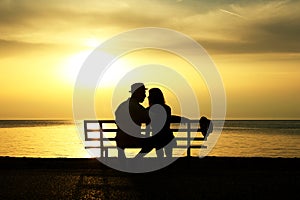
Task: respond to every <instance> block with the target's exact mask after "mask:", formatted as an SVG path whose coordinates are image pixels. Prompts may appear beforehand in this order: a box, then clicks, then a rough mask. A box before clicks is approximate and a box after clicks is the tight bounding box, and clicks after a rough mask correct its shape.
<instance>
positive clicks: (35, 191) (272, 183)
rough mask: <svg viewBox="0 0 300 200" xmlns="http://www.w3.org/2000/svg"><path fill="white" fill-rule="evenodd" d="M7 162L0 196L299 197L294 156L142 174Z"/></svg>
mask: <svg viewBox="0 0 300 200" xmlns="http://www.w3.org/2000/svg"><path fill="white" fill-rule="evenodd" d="M8 160H9V159H8ZM8 160H7V159H6V160H5V159H0V165H1V167H0V173H1V182H0V188H1V190H0V199H104V200H106V199H143V200H144V199H146V200H147V199H151V200H152V199H291V198H292V197H293V199H300V194H299V193H298V190H299V188H300V187H299V186H300V164H299V160H298V159H292V160H291V159H289V160H282V159H272V160H269V159H267V160H266V159H241V158H239V159H234V158H217V159H215V158H208V159H207V160H204V161H198V160H194V159H193V160H192V161H191V160H187V159H181V160H179V161H178V162H177V163H175V164H174V165H172V166H170V167H168V168H165V169H162V170H159V171H156V172H151V173H144V174H130V173H124V172H119V171H116V170H113V169H110V168H107V167H104V166H102V165H99V163H98V164H96V162H95V161H94V160H93V161H91V160H89V161H87V160H80V161H74V160H57V159H52V160H51V159H49V160H45V159H44V160H42V161H41V160H34V161H32V160H29V161H28V160H26V162H25V161H24V159H23V160H13V161H12V160H10V161H8ZM52 162H54V163H52ZM51 163H52V164H51ZM12 165H13V166H12Z"/></svg>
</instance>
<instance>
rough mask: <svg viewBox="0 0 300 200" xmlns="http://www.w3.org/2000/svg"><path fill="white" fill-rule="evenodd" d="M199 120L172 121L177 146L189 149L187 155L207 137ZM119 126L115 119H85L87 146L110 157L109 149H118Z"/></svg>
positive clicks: (144, 128)
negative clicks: (200, 131)
mask: <svg viewBox="0 0 300 200" xmlns="http://www.w3.org/2000/svg"><path fill="white" fill-rule="evenodd" d="M198 123H199V120H189V121H188V122H184V123H178V122H171V130H172V131H173V133H174V135H175V138H176V141H177V146H176V147H175V148H182V149H186V150H187V152H186V153H187V156H191V148H194V149H199V148H201V147H203V146H202V145H201V144H199V141H203V140H204V139H205V138H204V137H203V135H202V134H201V133H199V125H198ZM141 131H142V134H146V132H148V131H149V130H148V129H147V128H146V125H142V128H141ZM116 132H117V126H116V123H115V121H114V120H84V137H85V142H86V143H85V148H86V149H90V148H99V149H100V157H108V149H112V148H114V149H116V144H115V143H114V142H113V141H114V140H115V135H116Z"/></svg>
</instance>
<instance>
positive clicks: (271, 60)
mask: <svg viewBox="0 0 300 200" xmlns="http://www.w3.org/2000/svg"><path fill="white" fill-rule="evenodd" d="M249 2H250V1H249ZM158 5H159V6H158ZM45 7H46V8H47V9H49V13H47V14H45V12H43V10H44V8H45ZM145 8H147V12H145ZM299 8H300V2H299V1H279V0H278V1H277V0H275V1H258V0H254V1H251V3H247V2H243V3H242V4H241V3H240V1H238V0H236V1H232V2H231V4H230V5H229V4H227V3H223V2H222V1H218V2H214V3H207V2H205V1H193V3H191V1H180V2H175V1H174V2H173V1H167V2H165V3H164V4H161V2H160V1H158V0H154V1H151V2H150V1H143V2H142V3H141V2H140V1H137V0H133V1H126V0H125V1H122V3H120V1H110V2H109V3H108V2H107V1H95V0H91V1H89V2H88V3H82V2H79V1H78V2H77V1H74V2H72V4H70V3H69V2H67V1H64V0H62V1H61V3H60V4H56V3H53V2H52V1H43V2H42V3H32V2H31V1H28V2H25V3H22V4H20V3H18V2H14V1H3V2H1V3H0V12H1V14H2V16H1V20H0V33H1V34H0V85H1V86H2V90H1V99H0V105H1V111H0V117H1V118H3V119H8V118H72V92H73V87H74V82H75V80H76V77H77V74H78V72H79V70H80V67H81V65H82V64H83V62H84V60H85V59H86V58H87V56H88V55H89V53H90V52H91V51H92V50H93V49H95V48H96V47H97V46H98V45H99V44H101V43H102V42H103V41H105V40H107V39H109V38H111V37H113V36H115V35H116V34H119V33H122V32H124V31H128V30H131V29H134V28H142V27H149V26H150V27H164V28H170V29H174V30H175V31H179V32H181V33H183V34H186V35H187V36H189V37H191V38H193V39H195V40H197V41H198V42H199V44H201V45H203V47H204V48H205V49H206V50H207V51H208V54H210V55H211V57H212V59H213V60H214V62H215V63H216V66H217V68H218V69H219V71H220V74H221V76H222V79H223V81H224V86H225V89H226V94H227V106H228V108H227V117H228V118H269V119H273V118H275V119H282V118H284V119H286V118H289V119H299V116H300V111H299V109H298V107H299V102H300V93H299V92H298V91H300V81H299V78H298V77H299V74H300V68H299V64H300V51H299V45H297V44H299V36H298V35H297V34H296V33H297V32H298V27H300V24H299V22H300V21H299V20H291V19H298V18H299V17H300V12H299ZM28 13H30V14H28ZM174 13H177V15H176V16H174ZM20 19H21V20H20ZM199 22H201V23H199ZM274 30H280V31H274ZM145 37H147V35H145ZM172 42H173V43H174V44H175V45H180V43H177V42H179V41H172ZM116 48H117V47H116ZM151 63H155V64H161V65H166V66H171V67H172V68H174V69H176V71H177V72H178V73H180V74H181V75H182V76H183V77H184V78H185V79H188V80H189V81H190V82H191V83H192V84H193V86H194V87H195V88H196V95H197V97H198V99H199V100H200V102H201V104H203V105H202V108H203V113H204V114H206V113H209V112H210V102H209V92H208V91H207V88H206V85H205V81H204V80H205V78H204V77H202V78H199V77H198V76H196V73H193V71H190V70H185V69H186V68H187V67H190V66H189V64H188V63H187V62H185V61H184V60H183V59H179V58H176V57H174V55H171V54H168V53H166V52H162V51H161V52H159V51H151V50H148V51H147V50H145V51H137V52H133V53H132V54H129V55H125V56H124V57H122V58H120V59H119V60H117V61H116V62H115V63H114V64H113V65H112V66H111V67H110V68H109V69H108V70H107V71H106V73H105V74H104V76H103V78H102V80H101V82H100V83H99V87H100V86H101V87H103V88H102V89H103V92H104V94H107V96H109V95H113V88H114V86H116V85H117V84H118V83H119V81H120V80H121V79H122V77H124V75H125V74H127V73H129V72H130V70H132V69H134V68H136V67H138V66H140V65H143V64H151ZM158 75H160V76H163V74H158ZM165 76H166V78H167V79H172V78H173V77H169V76H168V75H165ZM199 80H200V81H199ZM151 84H152V83H150V82H149V85H151ZM128 87H129V86H128V85H126V86H125V85H124V94H122V95H123V96H122V97H124V98H125V97H128V92H127V91H128ZM178 87H180V86H178ZM99 90H101V88H99ZM166 93H167V97H166V98H167V101H168V102H169V103H170V104H171V105H176V106H175V107H177V104H176V99H175V97H174V96H175V95H173V96H172V93H171V92H168V91H166ZM96 97H97V95H96ZM99 98H100V97H99ZM105 103H108V102H105ZM110 104H111V103H110ZM108 107H109V108H110V106H108ZM105 109H107V108H105ZM176 109H178V108H174V110H176ZM107 113H111V111H110V110H108V109H107Z"/></svg>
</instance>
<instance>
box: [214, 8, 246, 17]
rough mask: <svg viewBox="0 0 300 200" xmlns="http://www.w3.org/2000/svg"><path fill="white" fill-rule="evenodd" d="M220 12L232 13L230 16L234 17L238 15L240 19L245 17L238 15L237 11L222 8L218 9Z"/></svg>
mask: <svg viewBox="0 0 300 200" xmlns="http://www.w3.org/2000/svg"><path fill="white" fill-rule="evenodd" d="M219 10H220V11H221V12H223V13H226V14H229V15H232V16H236V17H239V18H242V19H246V18H245V17H243V16H242V15H239V14H237V13H234V12H230V11H228V10H224V9H219Z"/></svg>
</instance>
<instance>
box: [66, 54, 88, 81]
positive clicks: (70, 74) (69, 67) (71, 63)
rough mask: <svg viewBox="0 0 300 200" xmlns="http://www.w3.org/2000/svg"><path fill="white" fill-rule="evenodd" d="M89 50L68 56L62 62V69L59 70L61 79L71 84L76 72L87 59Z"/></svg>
mask: <svg viewBox="0 0 300 200" xmlns="http://www.w3.org/2000/svg"><path fill="white" fill-rule="evenodd" d="M90 53H91V51H81V52H79V53H77V54H74V55H72V56H70V57H69V58H68V59H67V60H66V61H65V62H64V63H63V67H62V68H63V70H62V72H61V74H62V77H63V79H64V80H65V81H66V82H68V83H70V84H73V83H74V82H75V80H76V77H77V75H78V72H79V70H80V68H81V66H82V64H83V63H84V61H85V60H86V59H87V57H88V56H89V54H90Z"/></svg>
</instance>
